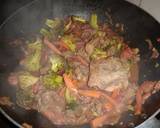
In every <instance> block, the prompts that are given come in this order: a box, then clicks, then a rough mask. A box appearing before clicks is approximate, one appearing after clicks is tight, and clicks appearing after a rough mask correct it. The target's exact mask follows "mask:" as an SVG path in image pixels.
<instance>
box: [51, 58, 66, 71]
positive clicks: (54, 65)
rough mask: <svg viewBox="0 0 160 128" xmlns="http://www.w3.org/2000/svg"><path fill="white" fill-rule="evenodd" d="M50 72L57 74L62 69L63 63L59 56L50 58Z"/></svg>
mask: <svg viewBox="0 0 160 128" xmlns="http://www.w3.org/2000/svg"><path fill="white" fill-rule="evenodd" d="M50 63H51V70H52V71H53V72H57V71H59V70H60V69H62V68H63V67H64V61H63V59H62V58H61V57H60V56H52V57H50Z"/></svg>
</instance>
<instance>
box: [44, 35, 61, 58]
mask: <svg viewBox="0 0 160 128" xmlns="http://www.w3.org/2000/svg"><path fill="white" fill-rule="evenodd" d="M44 44H46V45H47V46H48V48H50V49H51V50H52V51H53V52H55V53H56V54H58V55H61V56H62V53H61V52H60V51H59V50H58V49H57V48H56V46H54V44H53V43H51V42H50V41H49V40H48V39H47V38H44Z"/></svg>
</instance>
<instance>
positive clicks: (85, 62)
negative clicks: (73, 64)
mask: <svg viewBox="0 0 160 128" xmlns="http://www.w3.org/2000/svg"><path fill="white" fill-rule="evenodd" d="M76 57H77V60H78V61H79V62H80V63H81V64H83V65H84V66H88V62H87V61H86V60H85V59H84V58H82V57H81V56H76Z"/></svg>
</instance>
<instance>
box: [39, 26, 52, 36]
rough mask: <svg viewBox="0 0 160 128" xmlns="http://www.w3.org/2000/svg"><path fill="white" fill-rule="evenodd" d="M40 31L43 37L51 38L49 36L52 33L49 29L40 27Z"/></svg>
mask: <svg viewBox="0 0 160 128" xmlns="http://www.w3.org/2000/svg"><path fill="white" fill-rule="evenodd" d="M40 33H41V34H42V35H43V36H44V37H48V38H51V36H52V33H51V32H50V31H49V30H47V29H45V28H42V29H41V30H40Z"/></svg>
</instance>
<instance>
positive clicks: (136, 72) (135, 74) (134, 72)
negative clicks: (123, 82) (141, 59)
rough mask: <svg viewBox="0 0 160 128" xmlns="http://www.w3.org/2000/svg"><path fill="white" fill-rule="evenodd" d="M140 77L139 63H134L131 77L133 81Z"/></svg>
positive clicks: (135, 81)
mask: <svg viewBox="0 0 160 128" xmlns="http://www.w3.org/2000/svg"><path fill="white" fill-rule="evenodd" d="M138 79H139V65H138V63H133V64H132V65H131V68H130V78H129V80H130V81H131V83H137V82H138Z"/></svg>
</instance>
